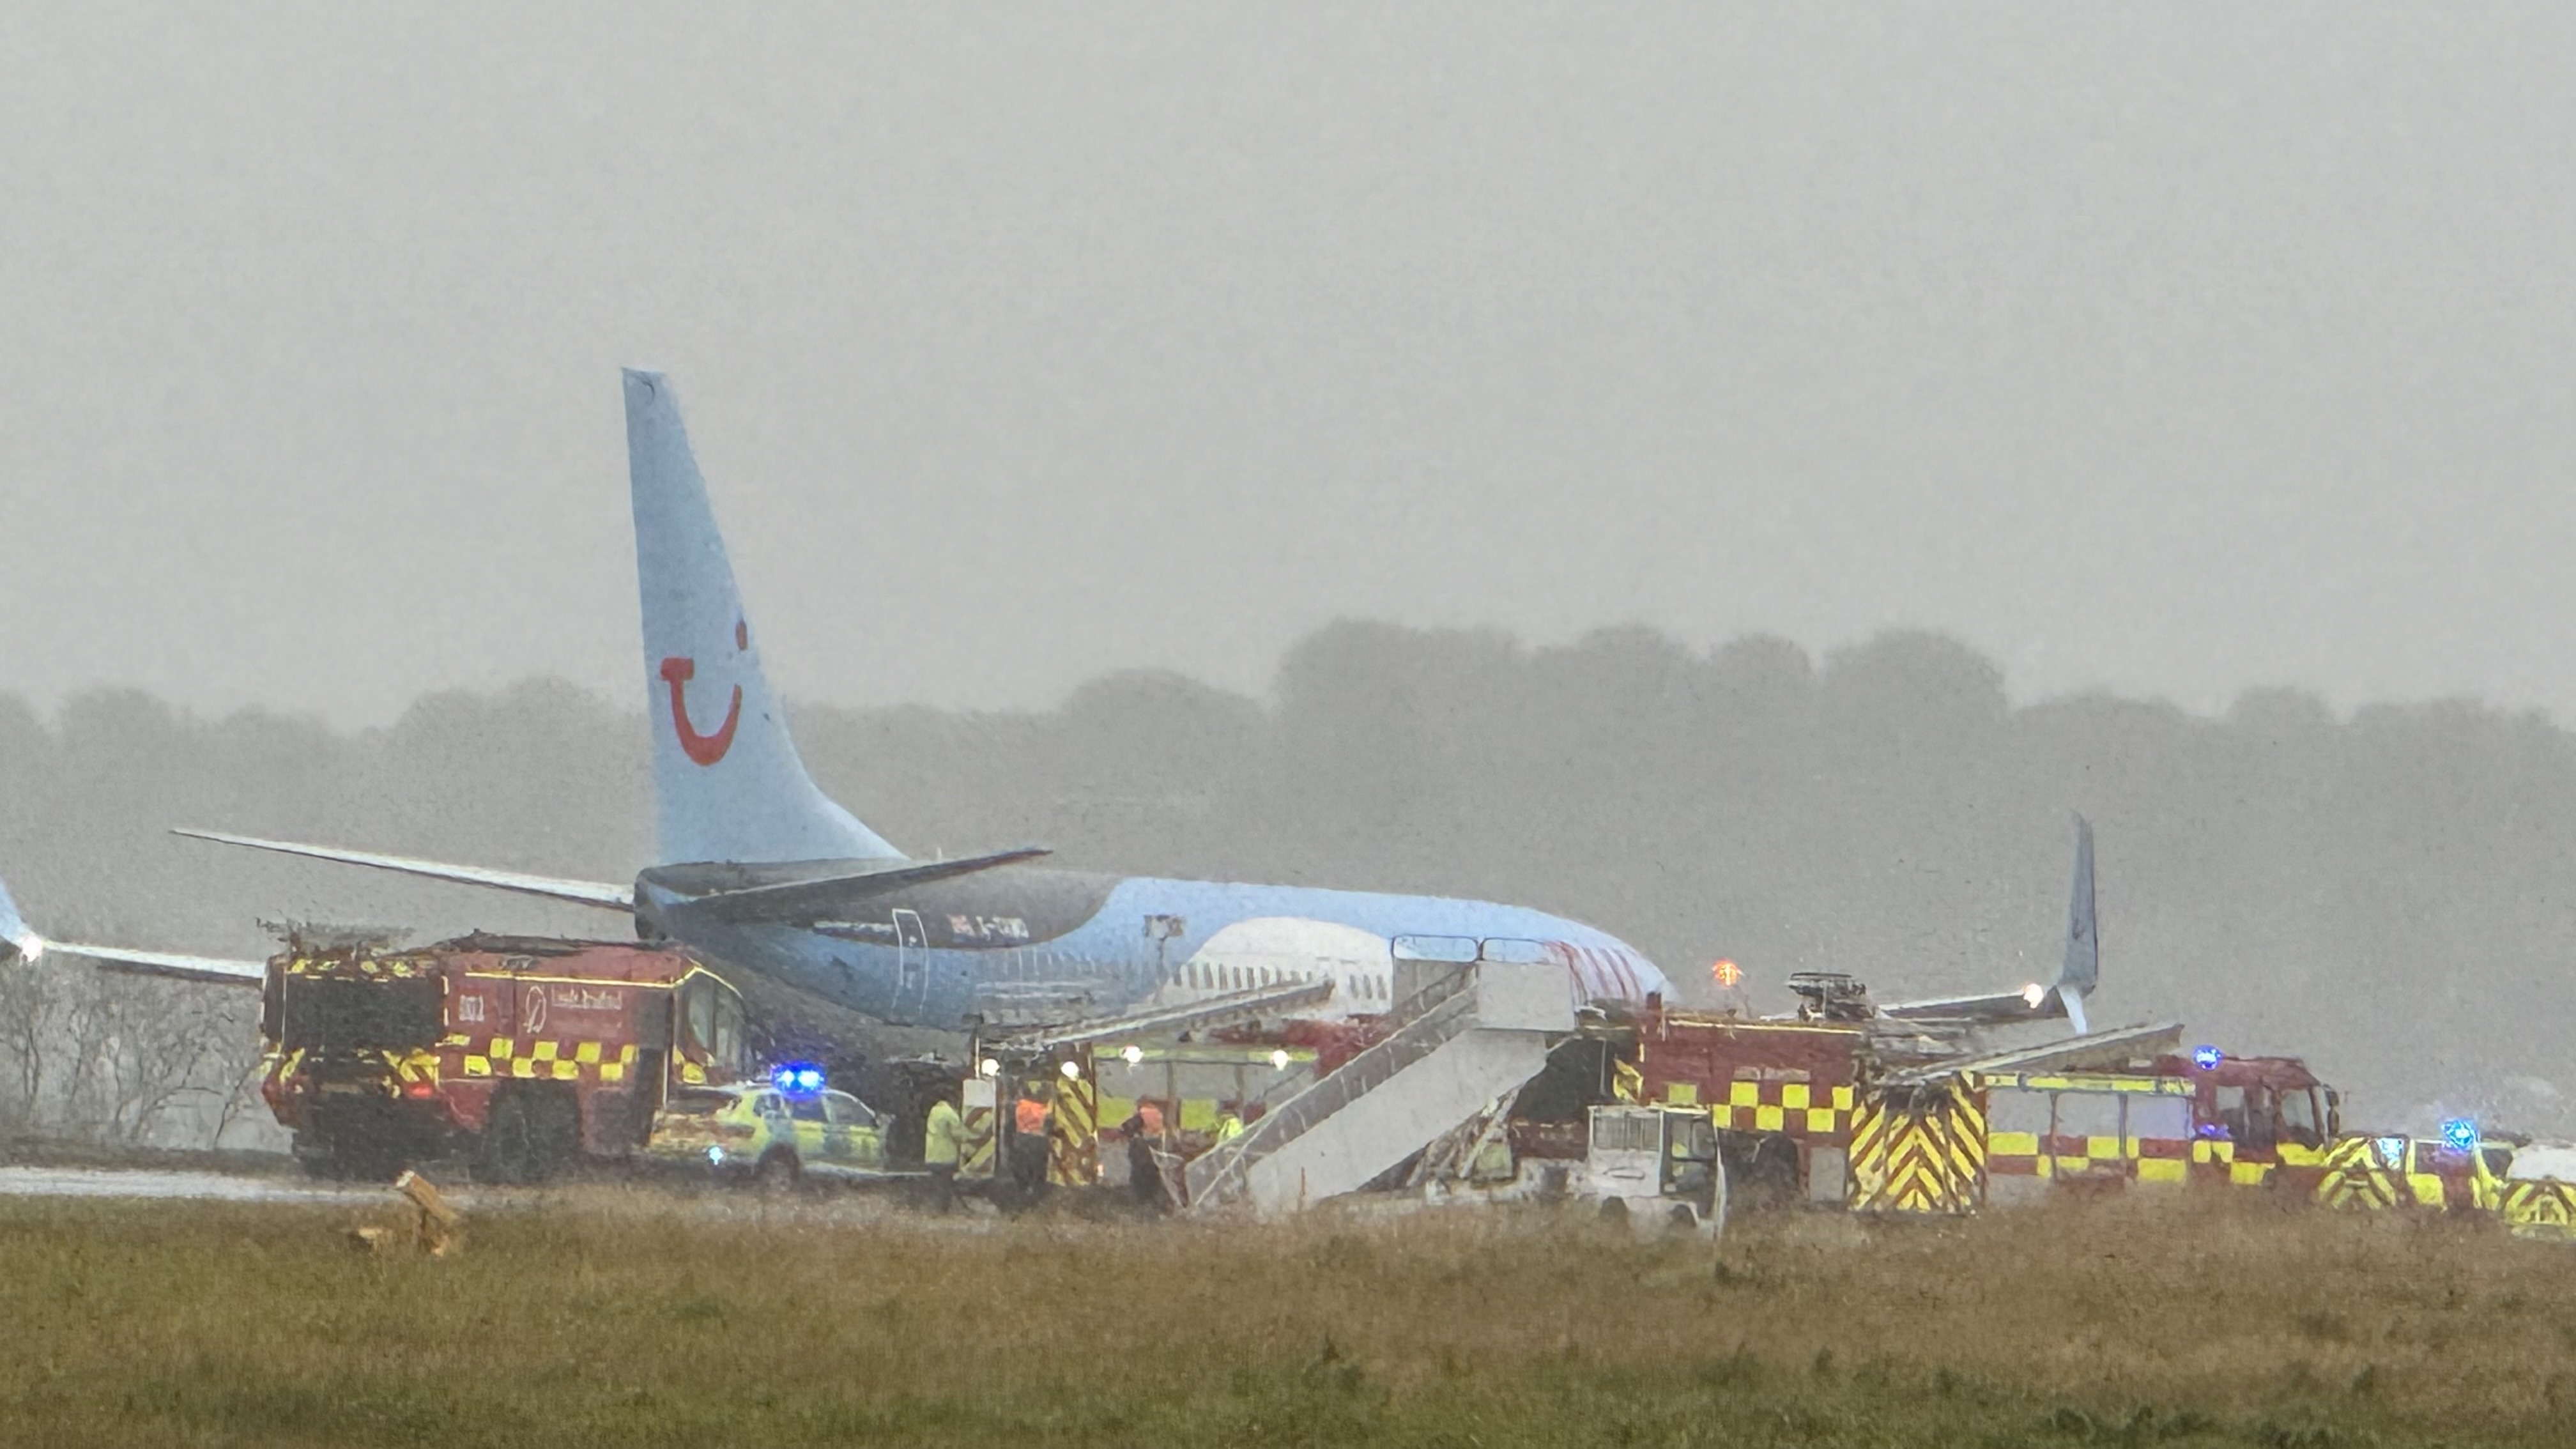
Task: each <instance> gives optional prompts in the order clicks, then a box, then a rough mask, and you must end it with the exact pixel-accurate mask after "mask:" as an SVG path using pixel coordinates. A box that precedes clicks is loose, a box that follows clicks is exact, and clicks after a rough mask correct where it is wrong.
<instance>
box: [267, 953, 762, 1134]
mask: <svg viewBox="0 0 2576 1449" xmlns="http://www.w3.org/2000/svg"><path fill="white" fill-rule="evenodd" d="M260 1034H261V1037H262V1039H263V1042H264V1045H265V1048H266V1053H265V1060H264V1064H263V1065H264V1076H263V1079H262V1082H261V1095H262V1097H263V1098H264V1099H265V1100H266V1101H267V1103H268V1105H269V1110H270V1111H271V1112H273V1113H274V1114H275V1115H276V1117H277V1120H278V1122H279V1124H280V1125H282V1126H284V1127H286V1128H287V1129H288V1130H289V1131H291V1132H292V1133H293V1134H294V1151H295V1155H296V1157H297V1158H298V1159H300V1160H301V1161H302V1162H303V1163H304V1164H305V1165H306V1167H307V1169H308V1170H310V1171H312V1172H314V1173H316V1174H319V1175H327V1176H355V1177H367V1178H389V1177H391V1176H392V1175H393V1174H394V1173H396V1172H397V1171H399V1170H400V1169H402V1168H403V1167H405V1166H407V1165H410V1164H412V1163H416V1162H426V1161H432V1160H437V1159H442V1158H449V1157H455V1156H459V1155H462V1156H464V1157H466V1158H467V1159H468V1160H469V1161H470V1163H471V1165H472V1168H473V1171H474V1175H475V1176H476V1177H477V1178H478V1179H480V1180H483V1181H487V1182H533V1181H540V1180H543V1179H545V1178H547V1177H550V1176H552V1175H554V1174H555V1173H557V1172H558V1171H560V1170H561V1169H563V1168H564V1167H565V1166H567V1165H569V1164H571V1163H573V1162H576V1161H578V1160H580V1159H583V1158H623V1157H626V1156H628V1155H629V1154H631V1153H633V1152H634V1151H635V1150H636V1149H637V1148H638V1147H640V1146H641V1145H642V1144H643V1142H644V1139H645V1137H646V1135H647V1134H648V1132H649V1131H650V1129H651V1123H652V1121H653V1115H654V1112H655V1111H656V1109H658V1108H659V1107H660V1106H661V1105H662V1103H663V1100H664V1097H665V1096H666V1095H667V1094H668V1093H669V1092H670V1091H671V1090H673V1089H674V1088H680V1087H696V1086H709V1085H717V1084H722V1083H725V1082H730V1081H735V1080H738V1079H740V1078H741V1077H742V1076H743V1075H744V1074H745V1071H746V1066H747V1063H746V1057H747V1050H746V1043H745V1033H744V1014H743V1005H742V997H741V995H740V994H739V993H737V992H736V991H735V990H734V988H733V987H732V986H731V985H730V984H728V983H727V982H725V981H724V980H723V979H721V978H719V977H718V976H716V975H715V974H714V973H713V972H710V971H708V970H707V969H706V968H705V967H703V966H701V965H699V964H698V963H697V962H695V961H692V960H691V959H689V958H688V957H687V956H685V955H682V954H680V953H678V952H674V951H668V950H657V949H651V948H647V947H642V946H638V945H635V944H633V943H631V942H627V943H619V942H608V941H564V940H553V939H536V938H528V937H515V936H489V935H480V934H477V935H470V936H463V937H459V938H457V939H455V940H451V941H443V942H440V943H438V944H436V945H433V946H425V947H419V948H414V949H405V950H392V949H387V948H385V947H383V946H381V945H378V944H374V943H368V942H354V943H330V944H321V945H313V944H308V943H306V942H304V941H303V940H301V939H296V938H290V939H289V941H288V943H287V947H286V949H285V950H284V951H282V952H281V953H279V954H278V955H277V956H275V957H273V958H271V959H270V961H269V963H268V968H267V974H266V977H265V980H264V982H263V986H262V1002H261V1012H260Z"/></svg>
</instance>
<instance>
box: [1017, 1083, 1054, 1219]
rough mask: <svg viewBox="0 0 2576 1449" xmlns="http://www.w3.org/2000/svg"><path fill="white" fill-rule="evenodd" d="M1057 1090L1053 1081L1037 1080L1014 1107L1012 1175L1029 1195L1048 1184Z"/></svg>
mask: <svg viewBox="0 0 2576 1449" xmlns="http://www.w3.org/2000/svg"><path fill="white" fill-rule="evenodd" d="M1054 1093H1055V1086H1054V1084H1053V1083H1050V1082H1037V1083H1034V1084H1032V1085H1031V1086H1029V1087H1028V1088H1027V1089H1025V1090H1023V1091H1022V1092H1021V1093H1020V1099H1019V1101H1018V1102H1017V1103H1016V1104H1014V1105H1013V1107H1012V1109H1011V1134H1012V1137H1011V1176H1012V1179H1013V1181H1014V1182H1016V1183H1017V1184H1018V1186H1019V1189H1020V1191H1021V1192H1022V1193H1023V1194H1025V1195H1027V1196H1030V1197H1034V1196H1036V1195H1037V1193H1038V1191H1039V1189H1041V1188H1043V1187H1045V1186H1046V1172H1047V1112H1048V1103H1049V1102H1050V1101H1052V1100H1053V1097H1054Z"/></svg>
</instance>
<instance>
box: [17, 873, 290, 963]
mask: <svg viewBox="0 0 2576 1449" xmlns="http://www.w3.org/2000/svg"><path fill="white" fill-rule="evenodd" d="M49 952H60V953H62V954H64V955H66V956H85V957H88V958H89V959H90V960H93V961H96V962H99V963H100V964H102V965H106V966H111V967H114V968H116V969H118V970H122V971H141V972H147V973H149V974H152V975H155V976H177V977H182V978H184V979H186V980H190V981H221V982H226V983H229V984H231V985H236V986H243V985H247V986H257V985H259V984H260V982H261V981H262V980H264V979H266V977H267V975H268V963H267V962H265V961H236V960H232V959H230V958H228V957H223V956H179V955H173V954H171V953H169V952H167V951H128V950H126V949H125V948H124V947H122V946H93V945H91V944H89V943H88V942H86V941H54V940H48V939H47V938H45V937H43V936H40V935H38V934H36V933H35V932H34V931H33V930H31V929H29V928H28V925H27V922H26V919H25V918H24V917H22V916H20V915H19V914H18V905H17V902H15V901H12V900H11V899H9V887H8V886H7V885H6V884H5V883H0V962H9V961H36V960H41V959H42V958H43V957H44V956H45V955H46V954H47V953H49Z"/></svg>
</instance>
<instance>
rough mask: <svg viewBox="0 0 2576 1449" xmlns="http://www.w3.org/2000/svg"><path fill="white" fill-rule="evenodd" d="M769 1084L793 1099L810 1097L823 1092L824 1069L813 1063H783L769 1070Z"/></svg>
mask: <svg viewBox="0 0 2576 1449" xmlns="http://www.w3.org/2000/svg"><path fill="white" fill-rule="evenodd" d="M769 1082H770V1085H772V1086H774V1087H776V1088H777V1089H778V1090H780V1091H782V1092H785V1093H786V1094H787V1095H789V1096H791V1097H810V1096H812V1095H814V1094H815V1093H816V1092H819V1091H821V1090H823V1069H822V1068H821V1067H818V1066H816V1065H814V1064H813V1063H812V1062H781V1063H780V1064H778V1065H777V1066H774V1067H771V1068H770V1069H769Z"/></svg>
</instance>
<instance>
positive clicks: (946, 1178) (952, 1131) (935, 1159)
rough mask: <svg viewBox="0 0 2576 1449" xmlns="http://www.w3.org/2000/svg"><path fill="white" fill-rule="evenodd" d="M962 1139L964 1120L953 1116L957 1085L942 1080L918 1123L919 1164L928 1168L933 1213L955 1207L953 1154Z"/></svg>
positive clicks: (955, 1182)
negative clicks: (926, 1118) (919, 1133)
mask: <svg viewBox="0 0 2576 1449" xmlns="http://www.w3.org/2000/svg"><path fill="white" fill-rule="evenodd" d="M965 1141H966V1119H965V1118H963V1117H960V1116H958V1115H957V1084H956V1083H955V1082H945V1083H942V1084H941V1085H940V1087H939V1094H938V1095H937V1096H936V1097H934V1098H932V1099H931V1103H930V1117H929V1120H927V1121H925V1122H923V1123H922V1124H921V1163H922V1166H924V1167H927V1168H929V1169H930V1208H931V1211H933V1212H942V1213H944V1212H947V1211H949V1210H950V1209H952V1208H954V1207H956V1206H957V1156H958V1152H959V1149H960V1148H961V1147H962V1146H963V1145H964V1143H965Z"/></svg>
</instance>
